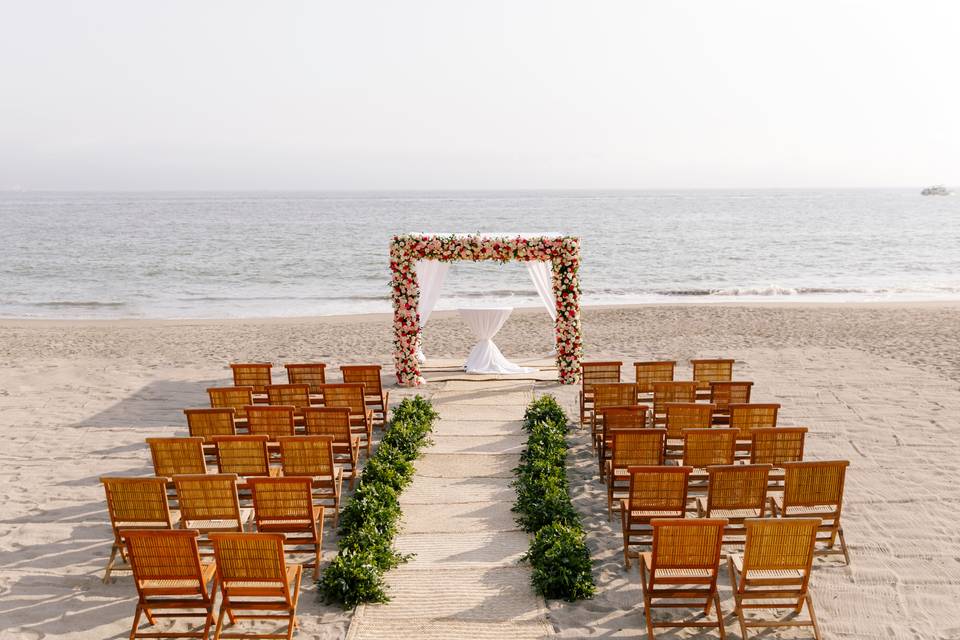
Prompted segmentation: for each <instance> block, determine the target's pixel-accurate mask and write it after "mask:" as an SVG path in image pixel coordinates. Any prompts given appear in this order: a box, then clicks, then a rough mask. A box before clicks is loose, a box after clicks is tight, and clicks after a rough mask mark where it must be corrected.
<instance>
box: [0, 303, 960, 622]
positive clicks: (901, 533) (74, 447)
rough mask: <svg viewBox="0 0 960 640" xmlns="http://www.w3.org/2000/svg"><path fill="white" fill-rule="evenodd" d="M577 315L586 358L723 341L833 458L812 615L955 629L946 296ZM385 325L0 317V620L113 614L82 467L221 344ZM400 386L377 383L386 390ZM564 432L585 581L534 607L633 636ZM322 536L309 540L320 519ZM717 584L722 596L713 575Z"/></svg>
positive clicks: (958, 363)
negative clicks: (582, 592)
mask: <svg viewBox="0 0 960 640" xmlns="http://www.w3.org/2000/svg"><path fill="white" fill-rule="evenodd" d="M583 328H584V341H585V353H586V354H587V357H588V358H591V359H598V358H607V357H618V358H621V359H623V360H624V361H625V362H626V363H627V365H628V366H626V367H625V371H626V372H627V373H628V374H629V373H630V372H631V367H629V363H630V362H632V361H633V360H635V359H636V360H641V359H643V360H645V359H656V358H670V359H676V360H678V361H680V362H681V363H682V364H681V366H680V368H679V370H678V376H680V377H685V376H687V375H688V374H689V369H688V368H687V367H686V366H685V364H683V363H685V361H686V360H687V359H689V358H692V357H719V356H729V357H735V358H737V360H738V364H737V371H738V375H737V377H744V378H747V379H751V380H754V381H755V387H754V398H755V400H757V401H771V402H780V403H781V404H782V405H783V409H782V413H781V424H784V425H787V424H797V425H801V426H807V427H809V428H810V431H811V432H810V434H809V436H808V440H807V456H808V457H809V458H811V459H831V458H843V459H849V460H850V461H851V468H850V471H849V474H848V481H847V491H846V501H845V514H844V520H845V524H844V529H845V531H846V537H847V541H848V543H849V545H850V548H851V555H852V564H851V566H850V567H846V566H844V565H843V563H842V562H840V561H838V560H836V559H835V558H829V559H822V560H821V559H818V560H817V569H816V571H815V573H814V576H813V579H812V588H813V594H814V602H815V604H816V607H817V613H818V617H819V619H820V622H821V625H822V628H823V630H824V633H825V635H827V636H828V637H844V638H876V637H885V638H957V637H960V623H958V622H956V621H955V619H954V618H953V616H952V614H953V609H954V608H955V607H956V603H957V602H960V534H958V533H957V525H956V520H957V518H956V513H957V512H956V511H954V509H956V508H957V507H958V506H960V492H958V490H957V489H956V483H955V477H956V473H957V471H958V467H960V462H958V460H960V438H958V429H960V427H958V421H960V304H955V303H916V304H855V305H833V304H824V305H807V304H803V305H801V304H765V305H703V304H700V305H671V306H665V305H664V306H661V305H656V306H638V307H619V308H588V309H585V310H584V313H583ZM391 341H392V335H391V329H390V319H389V318H388V317H386V316H352V317H330V318H298V319H265V320H218V321H139V320H130V321H87V322H84V321H20V320H8V321H0V362H2V363H3V369H2V371H0V429H2V434H3V441H4V445H3V447H2V448H0V638H40V637H44V638H113V637H123V636H126V635H127V634H128V633H129V624H130V622H131V620H132V615H133V609H134V601H135V594H134V589H133V586H132V584H131V582H130V579H129V577H128V575H126V574H125V573H118V576H117V580H116V581H115V582H113V583H112V584H107V585H104V584H102V583H101V582H100V575H101V570H102V568H103V565H104V564H105V563H106V558H107V556H108V554H109V549H110V531H109V526H108V520H107V515H106V511H105V506H104V500H103V490H102V487H101V486H100V484H99V482H98V478H99V476H101V475H104V474H128V475H130V474H133V475H135V474H148V473H150V470H151V469H150V462H149V454H148V451H147V448H146V446H145V444H144V442H143V439H144V438H145V437H148V436H172V435H179V434H185V433H186V428H185V422H184V419H183V414H182V412H181V410H182V408H184V407H189V406H203V405H205V403H206V395H205V392H204V390H205V388H206V387H207V386H211V385H214V384H227V383H229V379H230V378H229V369H228V368H227V366H226V364H227V363H228V362H230V361H244V360H249V361H263V360H268V361H272V362H274V363H277V364H278V365H279V364H280V363H283V362H291V361H298V360H299V361H312V360H321V361H325V362H328V363H330V364H331V365H334V366H335V365H339V364H345V363H351V362H379V363H382V364H384V365H386V366H387V367H389V366H391V364H392V356H391V352H390V349H391ZM472 342H473V340H472V336H471V334H470V332H469V329H468V328H467V327H466V326H465V325H464V324H463V323H462V322H461V321H460V320H459V318H458V317H457V316H456V314H455V313H442V312H441V313H438V314H435V315H434V317H433V318H432V319H431V321H430V324H429V325H428V327H427V330H426V332H425V350H426V352H427V355H428V357H431V358H443V359H450V360H456V359H460V358H464V357H465V356H466V353H467V350H468V349H469V346H470V345H471V344H472ZM496 342H497V344H498V345H499V346H500V347H501V349H502V350H503V351H504V353H505V354H506V355H507V356H508V357H514V358H524V357H527V358H536V357H543V356H545V355H546V354H547V353H548V352H549V350H550V348H551V346H552V328H551V326H550V321H549V319H548V317H547V316H546V314H545V313H544V312H543V310H542V309H541V310H536V309H531V310H517V312H515V314H514V315H513V317H511V319H510V320H509V321H508V322H507V324H506V325H505V326H504V328H503V330H502V331H501V332H500V334H499V335H498V336H497V338H496ZM280 377H281V378H282V375H281V376H280ZM332 377H333V378H337V377H338V373H337V372H336V370H335V368H334V371H333V375H332ZM385 377H386V379H388V380H390V382H391V383H392V378H390V377H389V376H385ZM536 390H537V392H549V393H556V394H558V395H559V397H560V399H561V400H562V401H563V402H564V404H565V405H566V406H567V408H568V410H569V411H570V413H571V415H575V389H574V388H571V387H559V386H558V385H555V384H550V383H540V384H538V385H537V389H536ZM424 391H425V392H426V393H429V385H428V387H427V388H425V389H424ZM409 393H411V392H410V391H409V390H399V389H391V400H392V401H398V400H399V399H400V398H401V397H402V396H403V395H406V394H409ZM572 444H573V452H572V455H571V460H570V472H569V473H570V480H571V487H572V493H573V495H574V501H575V504H576V506H577V508H578V509H579V510H580V511H581V513H582V514H583V515H584V525H585V528H586V529H587V530H588V544H589V545H590V548H591V551H592V552H593V555H594V562H595V569H596V578H597V583H598V587H599V591H598V596H597V597H596V598H595V599H593V600H591V601H587V602H582V603H577V604H566V603H550V605H549V606H550V616H549V618H550V621H551V622H552V623H553V625H554V627H555V629H556V630H557V631H558V633H560V634H561V635H562V636H565V637H589V636H598V637H599V636H602V637H619V636H623V637H630V636H636V635H638V634H639V633H641V632H642V630H643V623H642V615H641V612H640V608H639V606H638V602H639V601H640V591H639V587H638V584H637V573H636V569H633V570H632V571H631V572H629V573H627V572H625V571H624V570H623V568H622V559H621V557H620V548H621V547H620V544H621V542H620V534H619V531H618V528H617V526H616V523H615V522H614V523H608V522H607V519H606V503H605V496H604V490H603V485H602V484H601V483H600V482H599V480H598V478H597V477H596V465H595V463H594V459H593V457H592V454H591V452H590V449H589V444H588V441H587V439H586V437H585V434H584V433H582V432H580V433H574V434H573V435H572ZM328 532H329V530H328ZM325 548H326V557H327V558H328V559H329V558H330V557H332V554H333V552H334V549H335V541H334V536H333V535H328V536H327V539H326V541H325ZM304 586H305V589H306V591H305V593H304V595H303V598H302V600H301V604H300V614H301V615H300V619H301V625H302V628H301V631H300V632H299V634H298V636H297V637H311V638H314V637H315V638H337V637H342V636H343V635H344V634H345V631H346V628H347V626H348V624H349V620H350V615H349V613H348V612H343V611H342V610H340V609H339V608H337V607H328V606H325V605H322V604H321V603H319V602H318V601H317V598H316V595H315V590H314V588H313V587H312V585H310V584H309V581H305V583H304ZM722 590H723V591H722V593H723V595H724V607H725V609H726V612H727V613H729V612H730V611H732V607H731V599H730V597H729V585H728V584H727V583H726V582H724V583H722ZM735 626H736V625H728V630H729V632H730V633H731V636H733V637H736V636H737V634H736V633H735ZM677 635H678V637H686V635H685V634H677ZM782 635H784V636H785V637H795V636H796V635H797V634H795V633H794V634H789V633H784V634H782ZM779 636H780V634H769V635H767V636H766V637H779ZM801 637H804V636H802V635H801Z"/></svg>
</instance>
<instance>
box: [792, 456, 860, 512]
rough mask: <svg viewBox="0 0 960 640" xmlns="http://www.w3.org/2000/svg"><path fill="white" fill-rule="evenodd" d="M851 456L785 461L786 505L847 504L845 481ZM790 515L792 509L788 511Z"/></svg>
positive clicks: (839, 505)
mask: <svg viewBox="0 0 960 640" xmlns="http://www.w3.org/2000/svg"><path fill="white" fill-rule="evenodd" d="M849 465H850V462H849V461H848V460H826V461H821V460H818V461H816V462H784V463H783V469H784V480H783V508H784V511H786V512H789V509H790V507H821V506H833V507H836V509H837V511H839V510H840V508H841V505H842V504H843V484H844V481H845V478H846V474H847V467H848V466H849ZM788 515H789V513H788Z"/></svg>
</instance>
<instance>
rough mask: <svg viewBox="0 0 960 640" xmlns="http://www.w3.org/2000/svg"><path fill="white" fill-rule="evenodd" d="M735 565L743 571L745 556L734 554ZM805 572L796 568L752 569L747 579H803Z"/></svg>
mask: <svg viewBox="0 0 960 640" xmlns="http://www.w3.org/2000/svg"><path fill="white" fill-rule="evenodd" d="M731 557H732V558H733V566H734V567H736V569H737V571H738V572H739V573H743V556H741V555H733V556H731ZM802 578H803V572H802V571H798V570H796V569H751V570H750V571H749V572H748V573H747V580H801V579H802Z"/></svg>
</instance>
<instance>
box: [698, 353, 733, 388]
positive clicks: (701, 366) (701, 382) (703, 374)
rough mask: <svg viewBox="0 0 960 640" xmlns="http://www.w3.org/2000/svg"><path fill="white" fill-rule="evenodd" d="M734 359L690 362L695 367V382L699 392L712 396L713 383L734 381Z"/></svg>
mask: <svg viewBox="0 0 960 640" xmlns="http://www.w3.org/2000/svg"><path fill="white" fill-rule="evenodd" d="M734 362H735V361H734V360H733V359H732V358H704V359H696V360H691V361H690V366H691V367H693V381H694V382H696V383H697V392H698V393H699V394H702V395H704V396H709V395H710V383H711V382H730V381H731V380H733V363H734Z"/></svg>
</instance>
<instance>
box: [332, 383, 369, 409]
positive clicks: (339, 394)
mask: <svg viewBox="0 0 960 640" xmlns="http://www.w3.org/2000/svg"><path fill="white" fill-rule="evenodd" d="M322 389H323V390H322V391H321V393H322V394H323V406H325V407H347V408H348V409H350V414H351V415H364V412H366V410H367V404H366V400H365V398H364V395H363V394H364V391H363V385H362V384H360V383H358V382H353V383H343V384H325V385H323V387H322Z"/></svg>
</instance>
